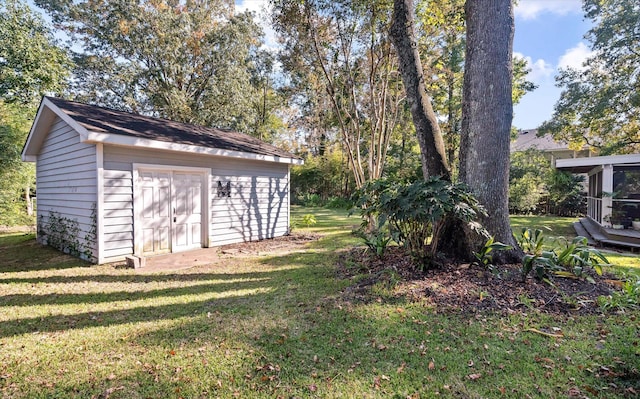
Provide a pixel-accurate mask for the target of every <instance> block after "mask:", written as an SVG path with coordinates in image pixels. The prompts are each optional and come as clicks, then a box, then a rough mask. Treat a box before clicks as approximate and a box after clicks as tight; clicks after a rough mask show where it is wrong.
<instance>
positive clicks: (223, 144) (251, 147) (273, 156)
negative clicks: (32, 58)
mask: <svg viewBox="0 0 640 399" xmlns="http://www.w3.org/2000/svg"><path fill="white" fill-rule="evenodd" d="M55 116H59V117H60V118H62V119H63V120H65V122H67V123H68V124H70V125H71V126H72V127H73V128H74V129H76V130H77V131H78V133H80V136H81V140H82V141H83V142H89V143H100V142H101V143H109V144H114V145H123V146H141V147H142V146H144V147H147V148H156V149H165V150H170V151H182V152H193V153H201V154H210V155H218V156H230V157H236V158H251V159H261V160H267V161H274V162H284V163H293V164H301V163H302V159H301V158H300V157H297V156H295V155H292V154H290V153H288V152H287V151H284V150H282V149H280V148H277V147H275V146H273V145H271V144H268V143H265V142H263V141H261V140H259V139H257V138H255V137H252V136H249V135H247V134H244V133H239V132H235V131H232V130H226V129H217V128H210V127H203V126H196V125H190V124H187V123H180V122H174V121H171V120H168V119H162V118H154V117H150V116H144V115H138V114H134V113H131V112H124V111H117V110H113V109H109V108H104V107H98V106H95V105H88V104H82V103H78V102H73V101H68V100H63V99H60V98H54V97H44V98H43V100H42V102H41V104H40V108H39V109H38V114H37V115H36V119H35V121H34V123H33V126H32V128H31V131H30V133H29V137H28V138H27V142H26V144H25V147H24V149H23V152H22V156H23V159H24V160H26V161H35V156H37V154H38V153H39V151H40V147H41V145H42V143H43V142H44V138H45V137H44V136H46V133H47V132H48V129H49V127H50V125H51V123H52V122H53V120H54V119H55Z"/></svg>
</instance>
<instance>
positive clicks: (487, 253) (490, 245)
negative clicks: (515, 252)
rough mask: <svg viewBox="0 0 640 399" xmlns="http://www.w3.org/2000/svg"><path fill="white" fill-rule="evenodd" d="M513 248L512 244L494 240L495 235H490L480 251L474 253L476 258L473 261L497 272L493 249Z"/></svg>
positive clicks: (492, 271) (504, 249)
mask: <svg viewBox="0 0 640 399" xmlns="http://www.w3.org/2000/svg"><path fill="white" fill-rule="evenodd" d="M510 249H513V247H512V246H511V245H507V244H503V243H501V242H496V241H494V238H493V237H489V239H488V240H487V242H486V243H485V244H484V246H483V247H482V248H480V251H478V252H476V253H474V254H473V255H474V257H475V258H476V260H475V261H474V262H473V263H474V264H475V265H478V266H482V267H484V268H486V269H488V270H489V271H490V272H491V273H494V274H496V268H495V266H494V265H493V255H492V254H491V252H493V251H506V250H510Z"/></svg>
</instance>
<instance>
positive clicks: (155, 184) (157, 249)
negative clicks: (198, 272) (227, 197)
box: [138, 170, 203, 255]
mask: <svg viewBox="0 0 640 399" xmlns="http://www.w3.org/2000/svg"><path fill="white" fill-rule="evenodd" d="M202 181H203V176H202V175H201V174H198V173H183V172H177V171H155V170H153V171H151V170H139V171H138V195H140V198H139V201H138V203H139V204H140V205H141V209H140V210H139V212H140V213H139V217H138V220H139V222H140V223H141V224H142V226H140V227H139V228H140V229H141V231H142V234H141V239H142V255H154V254H161V253H167V252H178V251H184V250H188V249H192V248H200V247H202V216H203V215H202V194H203V193H202V185H203V182H202Z"/></svg>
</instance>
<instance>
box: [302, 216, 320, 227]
mask: <svg viewBox="0 0 640 399" xmlns="http://www.w3.org/2000/svg"><path fill="white" fill-rule="evenodd" d="M301 222H302V224H304V225H305V226H306V227H307V228H309V227H311V226H315V224H316V223H318V221H317V220H316V217H315V216H314V215H312V214H310V213H307V214H305V215H303V216H302V219H301Z"/></svg>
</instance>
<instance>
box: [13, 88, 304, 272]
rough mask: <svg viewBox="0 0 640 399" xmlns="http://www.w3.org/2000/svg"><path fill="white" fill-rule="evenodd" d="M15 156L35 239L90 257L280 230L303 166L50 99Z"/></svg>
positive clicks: (183, 127) (263, 149)
mask: <svg viewBox="0 0 640 399" xmlns="http://www.w3.org/2000/svg"><path fill="white" fill-rule="evenodd" d="M22 159H23V160H24V161H28V162H35V163H36V195H37V196H36V198H37V200H36V201H37V217H38V239H39V240H40V241H41V242H43V243H49V244H52V245H54V246H57V247H58V248H60V249H62V250H64V251H65V252H69V253H72V254H75V255H77V256H80V257H83V258H86V259H90V260H92V261H94V262H97V263H107V262H113V261H119V260H123V259H125V257H126V256H128V255H136V256H141V257H142V256H150V255H156V254H162V253H170V252H178V251H185V250H189V249H194V248H202V247H210V246H218V245H224V244H230V243H237V242H244V241H254V240H261V239H266V238H273V237H277V236H282V235H286V234H287V233H288V231H289V225H290V214H289V192H290V189H289V167H290V166H291V165H294V164H302V163H303V161H302V160H301V159H300V158H298V157H296V156H294V155H292V154H290V153H287V152H286V151H283V150H281V149H278V148H276V147H274V146H272V145H269V144H267V143H264V142H262V141H260V140H258V139H256V138H254V137H251V136H249V135H245V134H242V133H238V132H233V131H227V130H221V129H214V128H205V127H200V126H194V125H189V124H184V123H177V122H173V121H169V120H166V119H159V118H152V117H148V116H142V115H137V114H133V113H128V112H122V111H116V110H111V109H107V108H102V107H96V106H92V105H86V104H81V103H77V102H71V101H66V100H62V99H59V98H51V97H45V98H44V99H43V100H42V103H41V104H40V107H39V109H38V113H37V115H36V119H35V121H34V124H33V126H32V128H31V131H30V133H29V136H28V138H27V142H26V144H25V146H24V149H23V152H22Z"/></svg>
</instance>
